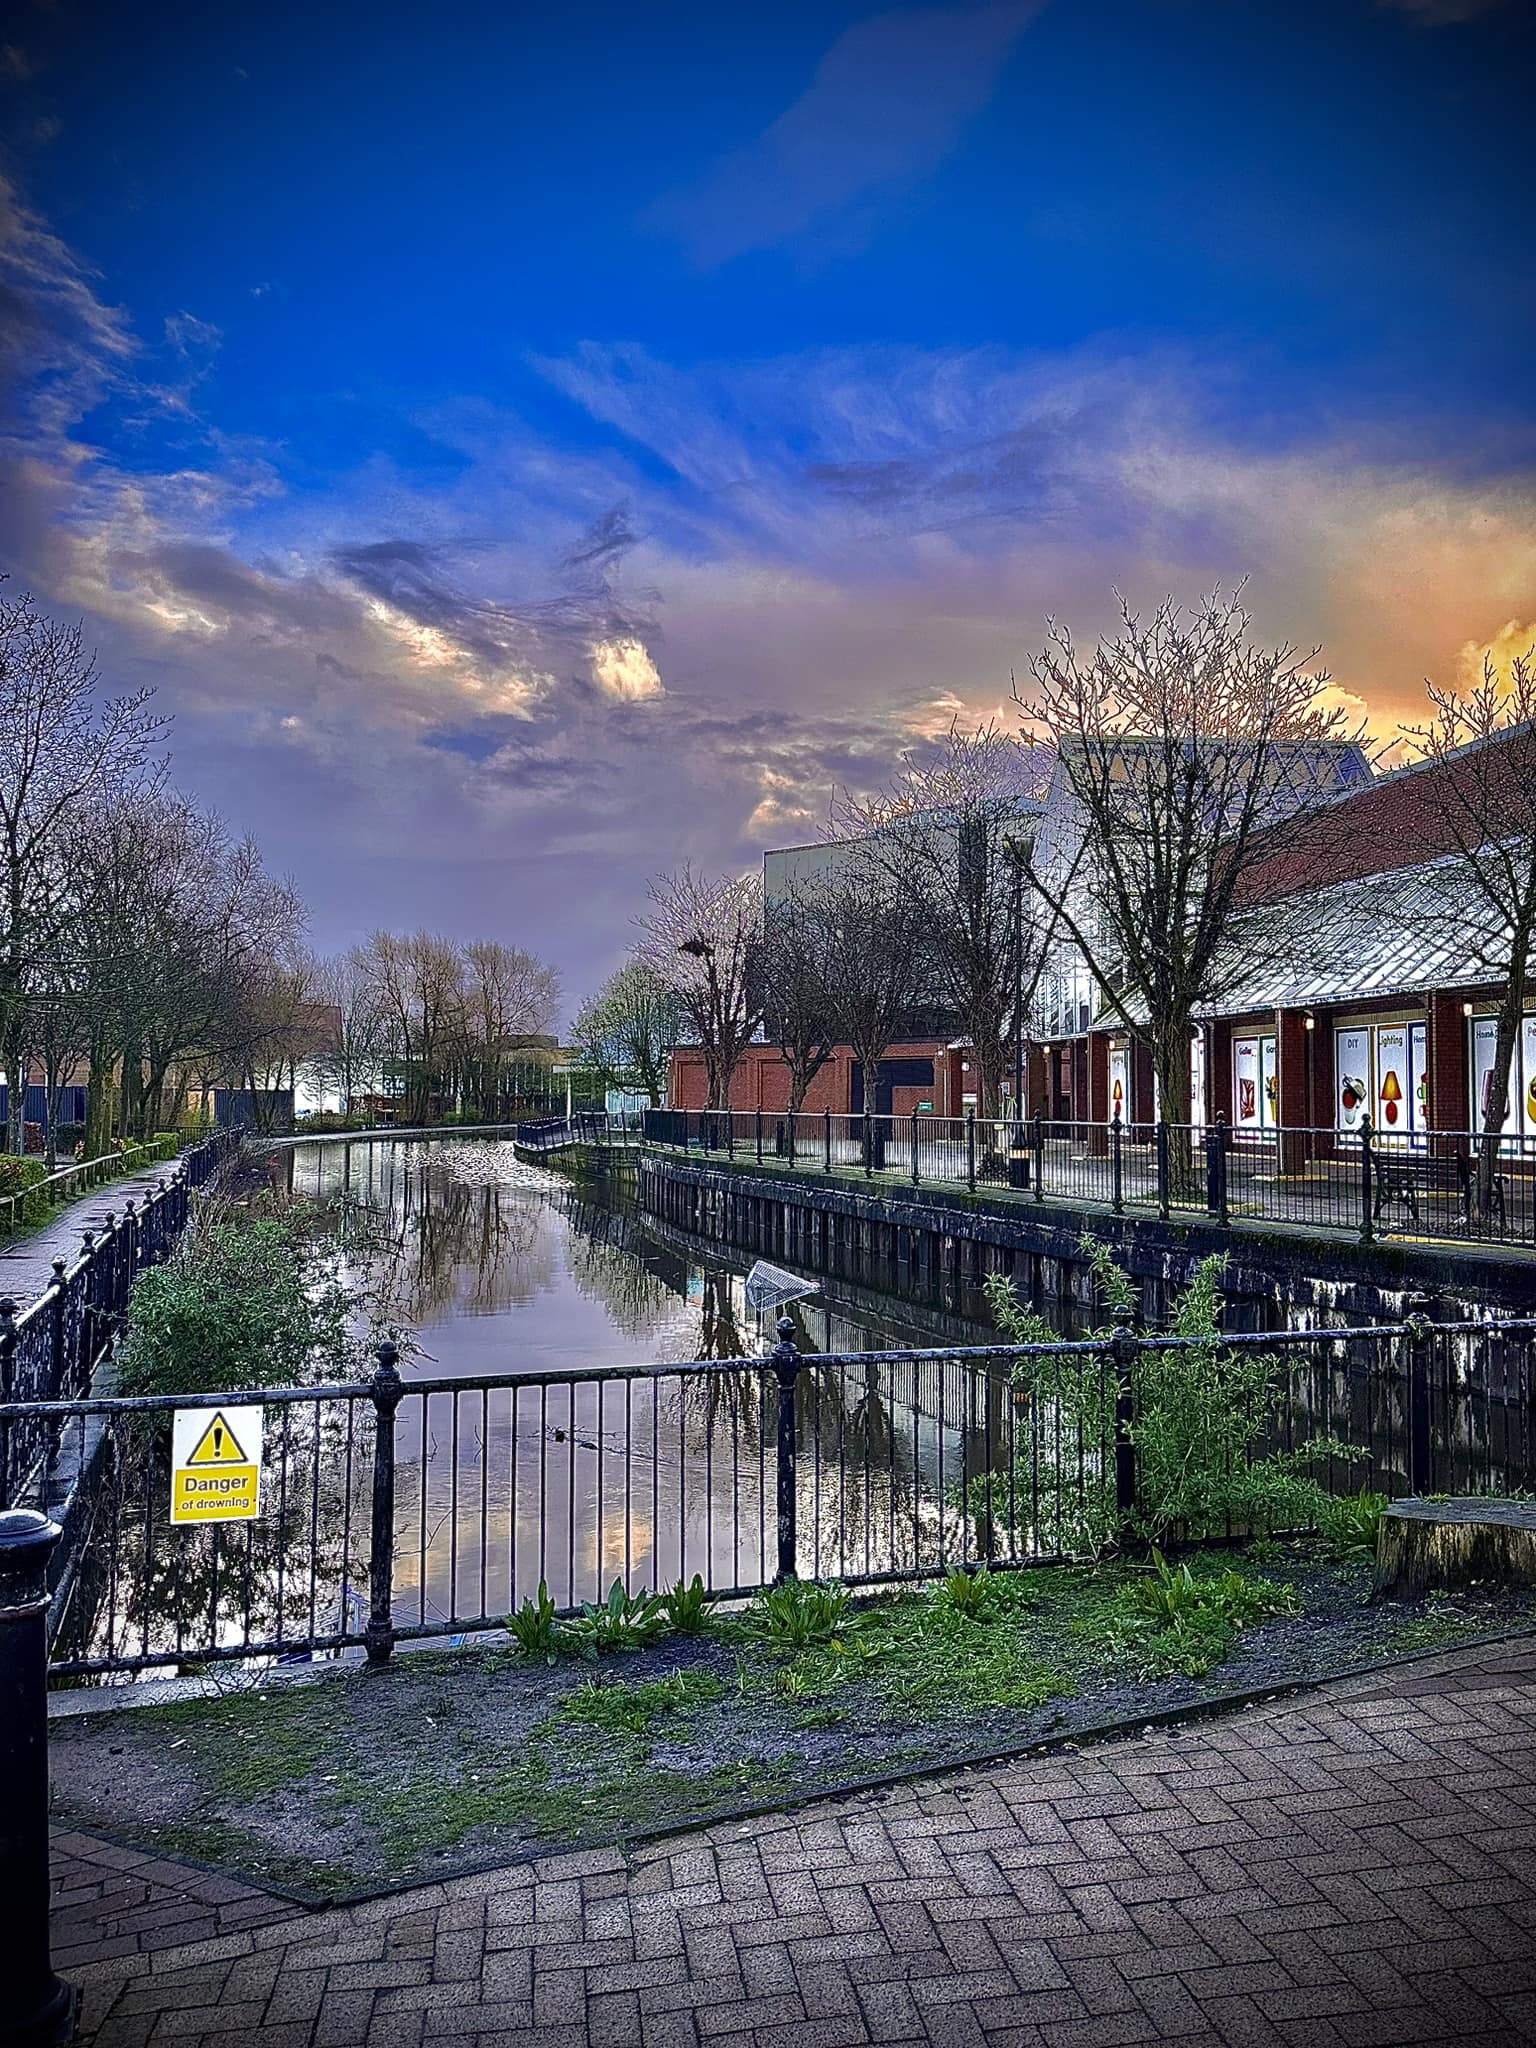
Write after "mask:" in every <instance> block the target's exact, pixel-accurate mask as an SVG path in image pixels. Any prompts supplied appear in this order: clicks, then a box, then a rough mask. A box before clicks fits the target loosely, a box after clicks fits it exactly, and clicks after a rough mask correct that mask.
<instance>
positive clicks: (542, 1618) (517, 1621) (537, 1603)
mask: <svg viewBox="0 0 1536 2048" xmlns="http://www.w3.org/2000/svg"><path fill="white" fill-rule="evenodd" d="M507 1632H508V1634H509V1635H510V1636H511V1638H512V1640H513V1642H514V1643H516V1645H517V1647H518V1649H519V1650H521V1652H522V1653H523V1655H524V1656H525V1657H537V1658H539V1659H541V1660H542V1661H543V1662H544V1663H545V1664H553V1663H554V1661H555V1659H556V1657H557V1656H558V1655H559V1654H560V1624H559V1622H558V1621H557V1620H556V1618H555V1603H554V1601H553V1600H551V1599H550V1597H549V1587H548V1586H547V1585H546V1584H545V1583H544V1581H543V1580H542V1579H540V1581H539V1593H538V1598H537V1599H536V1600H535V1599H533V1598H531V1597H530V1598H526V1599H524V1601H523V1604H522V1606H521V1607H519V1608H518V1610H517V1612H516V1614H512V1615H509V1616H508V1617H507Z"/></svg>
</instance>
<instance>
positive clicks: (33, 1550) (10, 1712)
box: [0, 1508, 75, 2048]
mask: <svg viewBox="0 0 1536 2048" xmlns="http://www.w3.org/2000/svg"><path fill="white" fill-rule="evenodd" d="M62 1534H63V1531H62V1530H61V1529H60V1528H59V1526H58V1524H57V1523H56V1522H50V1521H49V1519H48V1517H47V1516H46V1515H39V1514H35V1513H34V1512H33V1511H32V1509H30V1508H14V1509H12V1510H11V1511H10V1512H9V1513H8V1514H0V1984H3V1985H4V1987H5V1997H4V2000H3V2001H0V2044H3V2048H54V2044H55V2043H57V2042H63V2041H67V2040H68V2039H69V2037H70V2035H71V2034H72V2033H73V2031H74V2024H75V1993H74V1991H73V1989H72V1988H71V1987H70V1986H69V1985H68V1984H65V1983H64V1982H62V1981H61V1979H59V1978H58V1977H56V1976H55V1975H54V1973H53V1962H52V1958H51V1956H50V1953H49V1946H48V1633H47V1627H48V1624H47V1615H48V1560H49V1558H50V1557H51V1556H52V1554H53V1547H54V1545H55V1544H56V1543H57V1542H58V1540H59V1538H60V1536H61V1535H62Z"/></svg>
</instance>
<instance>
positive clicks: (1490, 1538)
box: [1371, 1499, 1536, 1600]
mask: <svg viewBox="0 0 1536 2048" xmlns="http://www.w3.org/2000/svg"><path fill="white" fill-rule="evenodd" d="M1475 1579H1476V1580H1482V1581H1483V1582H1484V1583H1492V1584H1494V1585H1502V1586H1536V1502H1531V1501H1514V1500H1477V1499H1470V1500H1396V1501H1393V1503H1392V1505H1391V1506H1390V1507H1389V1508H1388V1509H1387V1511H1386V1513H1385V1514H1384V1515H1383V1516H1382V1518H1381V1529H1380V1531H1379V1533H1378V1535H1377V1538H1376V1583H1375V1586H1374V1587H1373V1588H1372V1593H1371V1597H1372V1599H1375V1600H1381V1599H1397V1600H1412V1599H1416V1598H1417V1597H1418V1596H1419V1595H1420V1594H1422V1593H1431V1592H1439V1591H1442V1590H1449V1589H1451V1588H1454V1587H1463V1586H1469V1585H1471V1584H1472V1582H1473V1580H1475Z"/></svg>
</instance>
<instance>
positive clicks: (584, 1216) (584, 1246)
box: [562, 1195, 688, 1340]
mask: <svg viewBox="0 0 1536 2048" xmlns="http://www.w3.org/2000/svg"><path fill="white" fill-rule="evenodd" d="M562 1207H563V1211H564V1215H565V1220H566V1222H567V1224H568V1225H569V1229H570V1238H569V1251H568V1254H567V1256H568V1263H569V1268H570V1274H571V1279H572V1281H573V1283H574V1284H575V1287H576V1289H577V1291H578V1293H581V1294H584V1295H586V1296H587V1298H588V1299H589V1300H593V1301H600V1302H601V1303H602V1305H603V1307H604V1309H606V1311H607V1313H608V1318H609V1320H610V1321H611V1322H612V1324H613V1325H614V1328H615V1329H618V1330H622V1331H623V1332H624V1334H625V1336H626V1337H633V1338H637V1339H641V1340H643V1339H646V1338H648V1337H650V1336H652V1335H653V1334H654V1332H655V1330H656V1328H657V1325H658V1324H660V1323H662V1322H664V1321H666V1320H667V1319H668V1318H669V1317H671V1316H672V1315H674V1314H675V1312H676V1309H677V1304H678V1298H679V1296H682V1297H684V1298H686V1295H687V1279H688V1276H687V1270H686V1268H685V1267H684V1266H683V1264H682V1262H681V1261H680V1260H675V1259H670V1258H669V1259H657V1258H655V1255H654V1252H653V1251H652V1248H651V1247H650V1246H649V1245H648V1244H646V1243H645V1241H644V1239H643V1236H642V1233H640V1232H639V1231H638V1230H637V1229H636V1228H635V1226H634V1222H633V1220H632V1219H631V1217H629V1216H628V1215H626V1214H625V1213H624V1211H622V1210H619V1209H608V1208H604V1207H603V1206H602V1205H601V1204H600V1203H597V1202H590V1201H586V1200H584V1199H583V1198H582V1197H581V1196H580V1195H572V1196H569V1197H568V1198H567V1199H566V1201H565V1202H564V1203H563V1204H562ZM647 1254H650V1256H649V1257H648V1256H647ZM668 1263H671V1264H672V1265H674V1266H675V1268H676V1270H675V1272H673V1273H672V1274H670V1275H669V1274H668V1273H667V1271H666V1265H667V1264H668Z"/></svg>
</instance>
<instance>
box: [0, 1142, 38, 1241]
mask: <svg viewBox="0 0 1536 2048" xmlns="http://www.w3.org/2000/svg"><path fill="white" fill-rule="evenodd" d="M47 1178H48V1166H47V1162H46V1161H45V1160H42V1159H34V1158H31V1157H27V1158H21V1157H18V1155H17V1154H16V1153H14V1152H4V1153H0V1197H3V1196H5V1195H20V1196H21V1198H22V1199H21V1200H20V1201H19V1202H7V1203H6V1205H5V1209H4V1212H3V1214H0V1230H8V1229H9V1228H10V1226H11V1225H12V1223H15V1224H18V1225H20V1224H22V1223H30V1222H31V1221H33V1220H34V1217H35V1216H38V1215H41V1214H42V1213H43V1208H44V1205H45V1204H46V1202H47V1197H46V1196H45V1195H33V1194H32V1192H31V1191H32V1189H34V1188H35V1187H36V1186H37V1185H38V1183H39V1182H40V1181H44V1180H46V1179H47ZM29 1197H30V1199H29Z"/></svg>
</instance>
